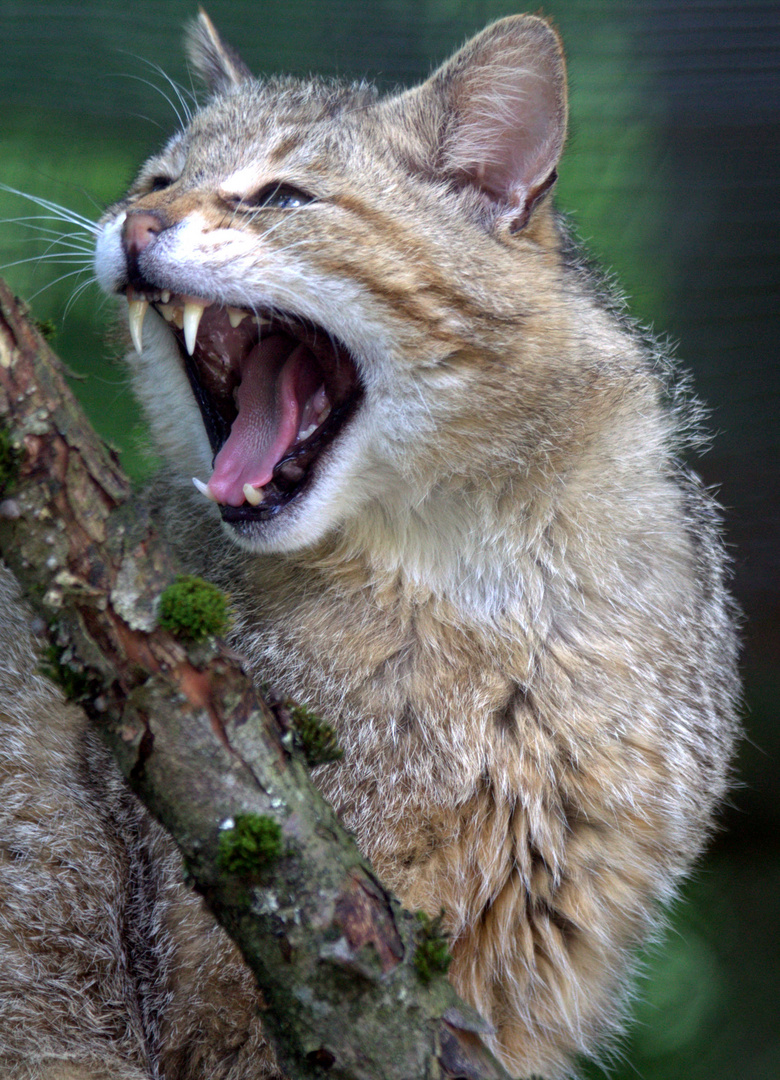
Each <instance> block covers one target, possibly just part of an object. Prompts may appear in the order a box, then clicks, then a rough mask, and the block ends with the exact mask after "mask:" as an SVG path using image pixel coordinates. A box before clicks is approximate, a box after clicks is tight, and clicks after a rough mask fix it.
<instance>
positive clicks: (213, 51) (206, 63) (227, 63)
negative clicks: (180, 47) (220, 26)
mask: <svg viewBox="0 0 780 1080" xmlns="http://www.w3.org/2000/svg"><path fill="white" fill-rule="evenodd" d="M185 45H186V49H187V59H188V60H189V62H190V63H191V64H192V66H193V67H194V68H195V70H196V71H197V73H198V74H199V75H200V77H201V78H202V79H203V81H204V82H205V84H206V85H207V86H208V87H209V89H210V90H212V91H214V92H215V93H218V92H220V91H223V90H229V89H230V87H231V86H237V85H238V83H241V82H243V81H244V80H245V79H249V78H251V73H250V71H249V68H248V67H247V66H246V64H245V63H244V61H243V60H242V59H241V57H240V56H239V55H238V53H237V52H235V51H234V50H233V49H231V48H230V46H229V45H226V44H225V43H224V41H223V40H222V38H221V37H220V36H219V34H218V33H217V31H216V29H215V27H214V24H213V22H212V21H211V19H210V18H209V17H208V15H207V14H206V12H205V11H204V10H203V8H200V10H199V12H198V17H197V19H196V20H195V22H193V23H192V24H191V25H190V26H189V27H188V29H187V37H186V41H185Z"/></svg>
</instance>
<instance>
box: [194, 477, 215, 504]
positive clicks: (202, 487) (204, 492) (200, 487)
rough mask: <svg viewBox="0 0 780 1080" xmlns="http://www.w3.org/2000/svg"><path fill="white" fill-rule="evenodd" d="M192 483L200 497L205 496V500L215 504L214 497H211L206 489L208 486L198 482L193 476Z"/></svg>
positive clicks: (200, 481)
mask: <svg viewBox="0 0 780 1080" xmlns="http://www.w3.org/2000/svg"><path fill="white" fill-rule="evenodd" d="M192 482H193V484H194V485H195V487H196V488H197V489H198V491H199V492H200V493H201V495H205V496H206V498H207V499H211V501H212V502H217V497H216V495H212V493H211V492H210V491H209V489H208V486H207V485H206V484H204V483H203V481H202V480H199V479H198V478H197V476H193V478H192Z"/></svg>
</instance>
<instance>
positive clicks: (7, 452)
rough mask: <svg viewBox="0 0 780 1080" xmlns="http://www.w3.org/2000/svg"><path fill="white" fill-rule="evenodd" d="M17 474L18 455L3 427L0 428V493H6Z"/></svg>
mask: <svg viewBox="0 0 780 1080" xmlns="http://www.w3.org/2000/svg"><path fill="white" fill-rule="evenodd" d="M18 476H19V455H18V454H17V452H16V451H15V450H14V448H13V446H12V444H11V437H10V435H9V434H8V432H7V431H6V430H5V428H0V495H5V494H7V493H8V492H9V491H10V490H11V489H12V488H13V486H14V484H15V483H16V480H17V478H18Z"/></svg>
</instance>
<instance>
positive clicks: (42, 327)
mask: <svg viewBox="0 0 780 1080" xmlns="http://www.w3.org/2000/svg"><path fill="white" fill-rule="evenodd" d="M35 325H36V327H37V329H38V333H39V334H40V335H41V337H42V338H43V340H44V341H53V340H54V339H55V338H56V336H57V324H56V323H55V321H54V319H36V320H35Z"/></svg>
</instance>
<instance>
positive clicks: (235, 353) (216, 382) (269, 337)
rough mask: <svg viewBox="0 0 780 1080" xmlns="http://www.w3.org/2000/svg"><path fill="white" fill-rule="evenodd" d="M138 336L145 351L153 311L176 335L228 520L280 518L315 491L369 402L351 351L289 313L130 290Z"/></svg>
mask: <svg viewBox="0 0 780 1080" xmlns="http://www.w3.org/2000/svg"><path fill="white" fill-rule="evenodd" d="M127 300H128V304H129V308H130V334H131V336H132V338H133V344H134V345H135V347H136V350H137V351H138V352H141V347H142V346H141V337H142V327H143V320H144V316H145V315H146V312H147V310H148V308H149V306H150V305H151V306H152V307H153V308H154V309H155V310H156V311H157V312H158V313H159V314H160V315H161V316H162V318H163V319H165V321H166V323H167V324H168V325H169V326H170V328H171V330H172V331H173V333H174V335H175V337H176V339H177V341H178V343H179V349H180V352H181V355H182V359H183V363H184V366H185V369H186V372H187V376H188V378H189V381H190V385H191V386H192V391H193V394H194V395H195V399H196V401H197V403H198V406H199V407H200V412H201V416H202V417H203V424H204V427H205V429H206V433H207V435H208V438H209V442H210V444H211V449H212V452H213V454H214V460H213V473H212V475H211V478H210V479H209V480H208V482H207V483H204V482H203V481H202V480H199V479H197V478H195V479H194V480H193V483H194V484H195V486H196V487H197V488H198V490H199V491H200V492H201V493H202V494H203V495H205V496H206V497H207V498H209V499H212V500H213V501H214V502H216V503H218V504H219V507H220V511H221V513H222V517H223V519H224V520H225V521H228V522H231V523H239V522H244V521H253V520H258V521H259V520H263V519H266V518H268V517H271V516H272V515H274V514H277V513H278V512H279V511H280V510H281V509H282V508H283V507H284V506H287V505H288V503H290V502H291V501H292V500H293V499H294V498H296V497H297V496H298V495H299V494H300V493H301V492H302V491H303V490H304V489H305V488H306V486H307V485H308V484H309V482H310V481H311V478H312V476H313V474H314V472H315V469H316V464H317V462H318V460H319V459H320V458H321V457H322V455H323V454H325V453H326V452H327V448H328V447H329V446H330V444H331V443H332V442H333V440H334V439H335V438H336V436H337V435H338V433H339V432H340V431H341V429H342V428H343V426H344V424H345V423H346V422H347V420H348V419H349V417H350V416H351V415H352V413H353V412H354V409H355V407H356V405H357V403H358V400H359V398H360V396H361V393H362V390H361V386H360V381H359V378H358V373H357V368H356V366H355V363H354V361H353V360H352V358H351V356H350V354H349V352H348V351H347V349H346V348H345V347H344V346H343V345H341V344H340V343H339V342H338V341H335V340H334V339H333V338H332V337H331V335H330V334H328V333H327V332H326V331H325V330H323V329H321V328H320V327H317V326H315V325H313V324H310V323H307V322H305V321H304V320H302V319H299V318H297V317H294V316H290V315H286V314H284V313H282V312H261V313H259V312H256V311H248V310H245V309H243V308H232V307H223V306H221V305H217V304H214V303H212V302H210V301H209V300H203V299H201V298H196V297H191V296H182V295H179V294H171V293H170V292H168V291H167V290H160V291H144V292H139V291H138V290H137V289H133V288H129V289H128V290H127Z"/></svg>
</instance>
